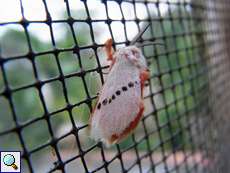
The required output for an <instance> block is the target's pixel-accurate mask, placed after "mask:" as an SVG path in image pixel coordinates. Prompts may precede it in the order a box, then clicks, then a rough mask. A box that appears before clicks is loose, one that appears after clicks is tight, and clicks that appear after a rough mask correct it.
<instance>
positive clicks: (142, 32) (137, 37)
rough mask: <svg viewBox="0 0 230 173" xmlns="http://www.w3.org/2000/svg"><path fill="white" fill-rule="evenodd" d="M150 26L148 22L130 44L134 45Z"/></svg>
mask: <svg viewBox="0 0 230 173" xmlns="http://www.w3.org/2000/svg"><path fill="white" fill-rule="evenodd" d="M149 26H150V24H147V25H146V26H145V27H144V28H143V29H142V30H141V31H140V32H139V33H138V34H137V35H136V36H135V37H134V38H133V40H132V41H131V42H130V45H134V44H135V43H136V42H137V41H138V40H139V39H140V37H141V36H142V35H143V34H144V32H145V31H146V29H147V28H148V27H149Z"/></svg>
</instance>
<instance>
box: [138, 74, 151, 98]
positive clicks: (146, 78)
mask: <svg viewBox="0 0 230 173" xmlns="http://www.w3.org/2000/svg"><path fill="white" fill-rule="evenodd" d="M149 78H150V72H149V70H143V71H142V72H141V73H140V81H141V95H143V89H144V86H145V81H146V80H148V79H149Z"/></svg>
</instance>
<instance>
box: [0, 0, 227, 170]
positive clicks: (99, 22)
mask: <svg viewBox="0 0 230 173" xmlns="http://www.w3.org/2000/svg"><path fill="white" fill-rule="evenodd" d="M207 4H208V5H207ZM207 4H205V3H203V2H199V1H192V0H191V1H190V0H183V1H182V0H167V1H164V0H162V1H160V0H159V1H157V0H156V1H154V0H153V1H99V0H90V1H80V0H68V1H64V0H43V1H42V0H33V1H26V0H21V1H19V0H2V1H0V67H1V68H0V150H19V151H22V157H23V161H22V172H23V173H24V172H25V173H27V172H36V173H37V172H38V173H44V172H67V173H72V172H76V170H77V172H79V173H81V172H124V170H126V171H129V172H134V173H136V172H156V173H158V172H159V173H161V172H177V171H180V172H186V173H187V172H200V173H201V172H202V173H203V172H206V171H207V170H208V169H210V165H211V164H213V163H214V161H213V160H214V159H213V157H212V156H211V154H210V153H212V152H211V151H212V150H211V149H210V147H209V144H210V145H211V143H212V142H213V141H212V140H213V134H215V133H214V132H213V133H212V131H210V129H209V128H210V127H211V123H210V121H211V120H212V118H213V117H212V116H211V115H212V114H211V113H210V112H211V111H210V105H209V103H210V98H209V94H210V93H208V91H209V92H210V90H211V89H212V87H210V86H209V85H210V84H209V81H210V77H209V73H207V71H208V67H209V65H210V64H209V59H208V55H209V53H210V52H209V49H207V47H208V46H209V45H210V44H209V42H208V41H206V40H208V39H210V40H214V41H215V40H216V38H212V37H211V36H210V37H209V34H210V33H212V32H214V33H215V31H216V30H218V29H216V28H215V27H214V29H213V28H212V27H213V25H211V24H210V25H209V24H208V25H207V24H206V21H208V17H209V16H210V15H212V11H213V10H210V11H211V12H209V10H207V9H206V10H205V9H204V8H203V7H207V6H212V1H210V2H209V3H207ZM223 6H224V5H223ZM221 7H222V6H221ZM211 9H212V8H211ZM220 9H221V8H220ZM220 9H218V10H220ZM218 10H216V11H218ZM209 13H210V14H209ZM213 13H214V11H213ZM204 16H205V17H206V18H204ZM211 18H212V19H214V18H213V17H211ZM148 23H151V26H150V27H149V28H148V30H147V31H146V32H145V33H144V35H143V36H142V40H141V41H145V40H151V39H153V38H155V39H156V40H157V42H162V43H164V46H155V45H149V46H144V47H142V51H143V53H144V55H145V56H146V59H147V61H148V64H149V68H150V71H151V79H150V80H149V82H148V85H147V86H146V88H145V91H144V95H145V107H146V108H145V113H144V118H143V119H142V121H141V122H140V124H139V126H138V128H137V129H136V130H135V133H134V134H133V135H130V136H129V137H128V138H127V139H125V140H124V141H123V142H122V143H120V144H119V145H114V146H112V147H111V148H106V147H104V146H102V145H101V144H100V143H96V142H95V141H93V140H91V139H90V137H89V134H88V130H87V124H88V119H89V116H90V110H92V107H93V106H94V104H95V100H96V97H97V93H98V92H99V91H100V88H101V86H102V84H103V82H104V81H105V80H106V75H103V74H102V71H104V72H106V71H107V70H108V63H107V62H106V56H105V52H104V50H103V44H104V42H105V41H106V40H107V39H108V38H113V40H114V43H115V47H116V49H119V48H121V47H124V46H126V45H127V44H128V41H131V40H132V38H133V37H134V36H135V35H136V34H137V33H138V32H139V30H140V29H141V28H142V27H143V26H144V25H146V24H148ZM207 28H212V29H210V30H209V29H207ZM213 54H214V53H213ZM210 88H211V89H210ZM209 125H210V127H209ZM210 133H211V134H210ZM207 143H208V144H207ZM63 165H64V166H63Z"/></svg>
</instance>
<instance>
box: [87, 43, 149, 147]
mask: <svg viewBox="0 0 230 173" xmlns="http://www.w3.org/2000/svg"><path fill="white" fill-rule="evenodd" d="M105 48H106V52H107V56H108V60H110V61H111V62H112V63H111V66H110V71H109V74H108V77H107V79H106V81H105V83H104V85H103V87H102V89H101V91H100V94H99V98H98V100H97V103H96V106H95V108H94V109H93V112H92V114H91V117H90V122H89V126H90V136H91V137H92V138H93V139H94V140H97V141H98V140H99V141H102V142H104V143H105V144H107V145H111V144H114V143H118V142H120V141H121V140H122V139H124V138H125V137H126V136H127V135H129V134H130V133H131V132H132V131H133V130H134V129H135V128H136V127H137V125H138V123H139V121H140V119H141V117H142V115H143V111H144V104H143V88H144V83H145V81H146V80H147V79H148V78H149V71H148V68H147V64H146V59H145V57H144V56H143V54H142V52H141V51H140V49H139V48H138V47H136V46H127V47H125V48H120V49H119V50H117V51H116V52H113V48H112V40H111V39H109V40H108V41H107V42H106V44H105Z"/></svg>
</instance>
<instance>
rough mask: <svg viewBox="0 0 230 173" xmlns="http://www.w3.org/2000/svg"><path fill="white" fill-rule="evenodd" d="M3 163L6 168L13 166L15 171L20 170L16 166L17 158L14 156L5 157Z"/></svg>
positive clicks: (7, 155)
mask: <svg viewBox="0 0 230 173" xmlns="http://www.w3.org/2000/svg"><path fill="white" fill-rule="evenodd" d="M3 163H4V164H5V165H6V166H11V167H12V168H14V169H15V170H17V169H18V166H17V165H16V164H15V158H14V156H13V155H12V154H6V155H5V156H4V157H3Z"/></svg>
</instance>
